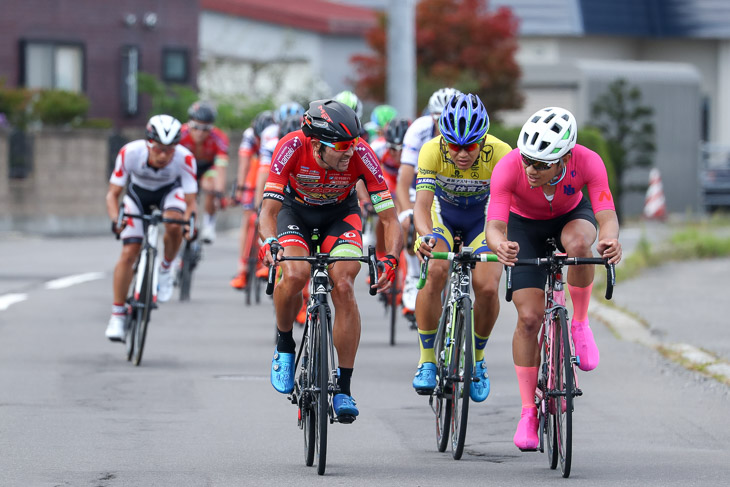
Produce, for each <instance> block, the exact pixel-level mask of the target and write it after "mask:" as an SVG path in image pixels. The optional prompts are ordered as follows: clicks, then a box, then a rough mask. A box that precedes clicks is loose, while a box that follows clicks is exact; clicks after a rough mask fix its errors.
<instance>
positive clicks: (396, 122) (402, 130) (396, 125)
mask: <svg viewBox="0 0 730 487" xmlns="http://www.w3.org/2000/svg"><path fill="white" fill-rule="evenodd" d="M410 125H411V121H410V120H408V119H407V118H394V119H393V120H391V121H390V122H388V125H386V126H385V141H386V142H388V143H389V144H394V145H403V136H404V135H406V130H408V127H409V126H410Z"/></svg>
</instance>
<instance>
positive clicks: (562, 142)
mask: <svg viewBox="0 0 730 487" xmlns="http://www.w3.org/2000/svg"><path fill="white" fill-rule="evenodd" d="M577 139H578V124H577V123H576V121H575V117H574V116H573V114H572V113H570V112H569V111H568V110H566V109H565V108H560V107H547V108H543V109H542V110H538V111H537V112H535V113H534V114H533V115H532V116H531V117H530V118H529V119H528V120H527V122H525V125H523V126H522V131H521V132H520V137H519V138H518V139H517V147H518V148H519V149H520V152H521V153H522V154H523V155H525V156H527V157H529V158H530V159H538V160H541V161H557V160H558V159H560V158H561V157H563V156H564V155H565V154H567V153H568V152H569V151H570V150H571V149H572V148H573V147H575V142H576V140H577Z"/></svg>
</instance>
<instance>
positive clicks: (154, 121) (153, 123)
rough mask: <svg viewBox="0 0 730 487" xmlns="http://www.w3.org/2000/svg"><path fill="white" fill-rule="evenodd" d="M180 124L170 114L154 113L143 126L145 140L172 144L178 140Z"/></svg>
mask: <svg viewBox="0 0 730 487" xmlns="http://www.w3.org/2000/svg"><path fill="white" fill-rule="evenodd" d="M181 128H182V124H181V123H180V121H179V120H178V119H176V118H175V117H172V116H170V115H155V116H154V117H152V118H150V120H149V122H147V127H145V136H146V137H147V140H154V141H155V142H159V143H160V144H164V145H173V144H177V143H178V142H180V137H181V136H182V134H181V133H180V129H181Z"/></svg>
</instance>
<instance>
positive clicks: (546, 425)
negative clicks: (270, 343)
mask: <svg viewBox="0 0 730 487" xmlns="http://www.w3.org/2000/svg"><path fill="white" fill-rule="evenodd" d="M545 319H546V320H552V318H551V317H549V316H546V317H545ZM545 327H546V328H545V329H546V330H547V331H546V333H547V335H546V336H545V337H543V344H542V363H541V364H540V378H539V380H538V387H539V388H540V390H541V391H542V401H540V403H539V404H538V408H539V410H538V414H539V415H540V430H539V434H540V444H541V445H542V440H543V438H544V437H545V436H547V454H548V463H549V464H550V468H551V469H552V470H555V469H556V468H557V467H558V440H557V432H556V427H555V426H556V423H555V402H556V401H555V397H554V396H553V395H552V394H549V392H550V390H549V387H548V384H550V386H552V383H553V381H554V377H555V372H554V368H553V362H552V361H551V360H552V356H551V355H550V352H551V349H552V347H551V344H553V343H556V344H557V343H560V341H559V340H558V339H557V338H556V336H555V331H556V327H555V326H554V325H553V324H552V321H550V322H548V323H546V324H545Z"/></svg>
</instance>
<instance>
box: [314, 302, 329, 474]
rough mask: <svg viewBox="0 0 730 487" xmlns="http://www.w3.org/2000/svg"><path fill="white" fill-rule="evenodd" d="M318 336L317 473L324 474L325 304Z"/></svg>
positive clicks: (326, 404) (320, 310) (320, 309)
mask: <svg viewBox="0 0 730 487" xmlns="http://www.w3.org/2000/svg"><path fill="white" fill-rule="evenodd" d="M317 321H318V323H319V326H318V328H319V329H318V332H317V333H318V337H319V374H318V377H317V386H318V388H319V390H318V393H317V433H318V438H317V473H318V474H319V475H324V471H325V468H326V467H327V424H328V423H329V414H328V412H329V401H328V384H329V364H328V362H329V348H328V343H327V336H328V333H327V331H328V329H329V323H328V318H327V308H326V307H325V306H324V305H319V306H318V307H317Z"/></svg>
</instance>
